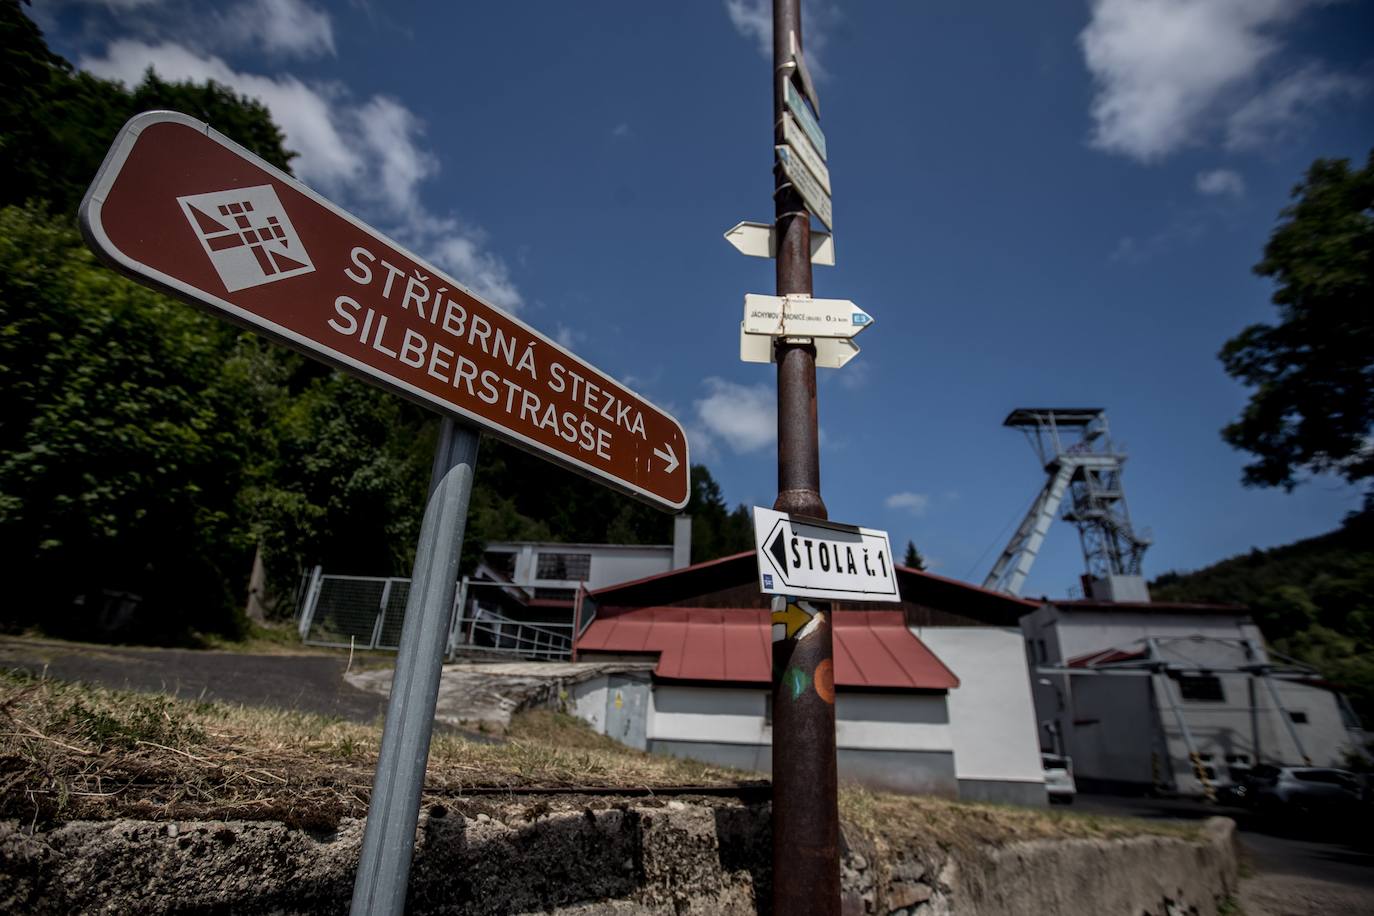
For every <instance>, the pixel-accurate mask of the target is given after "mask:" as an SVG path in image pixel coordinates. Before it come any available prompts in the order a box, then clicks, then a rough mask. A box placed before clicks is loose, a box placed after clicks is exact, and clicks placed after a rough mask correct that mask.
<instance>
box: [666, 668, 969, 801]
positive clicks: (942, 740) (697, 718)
mask: <svg viewBox="0 0 1374 916" xmlns="http://www.w3.org/2000/svg"><path fill="white" fill-rule="evenodd" d="M767 704H768V691H766V690H764V689H762V688H738V687H687V686H677V685H670V684H658V685H656V686H655V688H654V691H653V697H652V700H651V711H650V716H651V718H650V722H649V749H650V750H652V751H655V752H657V753H664V754H671V755H673V756H677V757H690V758H692V759H695V760H704V761H706V762H708V763H719V764H724V765H727V766H735V767H741V768H744V769H750V770H756V771H758V772H764V773H766V772H770V771H771V768H772V753H771V747H772V743H773V728H772V725H771V724H769V722H768V721H767ZM835 741H836V747H837V761H838V766H839V774H840V778H841V779H852V780H854V781H857V782H862V783H864V784H865V785H870V786H873V787H874V788H882V789H887V790H890V791H900V792H931V793H935V794H941V795H948V796H951V797H953V796H956V795H957V794H958V777H957V775H956V772H955V754H954V743H953V736H952V733H951V730H950V722H949V713H948V709H947V707H946V703H945V696H944V695H942V694H916V693H889V694H880V693H856V692H852V691H843V690H842V691H839V692H838V693H837V695H836V697H835Z"/></svg>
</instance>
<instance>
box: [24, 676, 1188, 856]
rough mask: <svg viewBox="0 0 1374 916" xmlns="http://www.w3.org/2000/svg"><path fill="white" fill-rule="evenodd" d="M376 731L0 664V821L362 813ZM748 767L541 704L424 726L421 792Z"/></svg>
mask: <svg viewBox="0 0 1374 916" xmlns="http://www.w3.org/2000/svg"><path fill="white" fill-rule="evenodd" d="M380 735H381V732H380V728H379V727H377V726H375V725H373V726H369V725H359V724H356V723H352V722H347V721H343V720H340V719H333V718H328V717H324V716H318V715H312V714H307V713H295V712H284V711H278V710H272V709H262V708H252V707H243V706H233V705H227V704H221V703H194V702H189V701H185V700H176V699H171V698H168V697H161V696H155V695H148V694H139V693H131V692H126V691H116V690H107V689H103V688H97V687H89V686H85V685H78V684H68V683H63V682H58V681H53V680H47V679H43V678H35V677H33V676H31V675H28V674H24V673H15V672H0V817H5V818H17V819H19V820H21V821H23V822H24V823H26V824H27V823H37V824H46V823H50V822H54V821H62V820H71V819H78V818H83V819H109V818H115V817H132V818H143V819H153V820H163V819H176V820H192V819H243V820H278V821H283V822H285V823H287V824H290V825H293V826H298V827H303V828H309V829H320V830H327V829H332V828H333V827H334V826H336V825H337V823H338V821H339V819H340V818H341V817H350V816H352V817H360V816H363V815H364V814H366V811H367V800H368V796H369V794H370V792H371V787H372V774H373V770H374V768H375V766H376V760H377V748H378V744H379V740H380ZM756 778H757V777H756V776H754V775H752V774H747V773H741V772H738V771H733V770H728V769H724V768H721V767H713V766H708V765H706V764H701V763H696V762H694V761H688V760H679V759H676V758H671V757H662V756H656V755H650V754H646V753H642V752H639V751H634V750H630V749H628V748H625V747H624V746H622V745H620V744H617V743H616V742H614V741H612V740H611V739H609V738H607V737H605V736H603V735H598V734H596V733H594V732H592V731H591V729H589V728H588V727H587V726H586V725H585V724H583V723H582V722H581V721H579V720H577V719H575V718H573V717H571V716H568V715H565V714H562V713H557V712H553V711H550V710H534V711H528V712H524V713H521V714H519V715H517V716H516V717H515V719H514V720H513V721H512V724H511V729H510V732H509V735H508V736H507V739H506V740H505V741H503V742H501V743H497V744H486V743H478V742H474V741H470V740H466V739H464V738H463V737H462V736H461V735H457V734H453V733H439V734H436V736H435V739H434V742H433V745H432V748H431V753H430V761H429V769H428V772H427V776H426V785H425V794H426V796H427V801H430V802H438V801H446V800H447V801H452V800H454V799H457V798H459V797H461V796H463V795H464V794H465V793H466V792H467V791H468V790H472V789H476V788H482V789H511V790H513V791H519V790H522V789H529V788H536V787H538V788H568V789H583V790H588V794H594V792H595V789H596V788H600V787H617V788H645V789H662V788H668V787H679V786H707V785H711V786H732V785H737V784H739V783H740V782H748V781H752V780H754V779H756ZM840 808H841V814H842V816H843V818H844V820H845V821H846V822H847V823H848V824H850V825H852V826H854V827H857V828H859V829H860V830H861V831H863V832H865V833H867V834H868V835H870V836H872V837H875V838H876V839H877V840H878V841H879V842H885V843H891V844H894V845H901V844H915V845H923V844H932V843H933V844H936V845H939V846H943V847H945V848H950V847H966V846H969V845H981V844H989V843H990V844H1000V843H1006V842H1010V841H1015V840H1022V839H1036V838H1041V837H1063V836H1092V837H1104V836H1124V835H1128V834H1139V833H1142V832H1152V833H1179V832H1185V831H1184V828H1177V827H1173V826H1170V825H1160V824H1150V823H1146V822H1141V821H1130V820H1126V819H1115V818H1104V817H1084V816H1077V815H1073V814H1069V813H1062V814H1061V813H1057V812H1046V811H1038V810H1031V809H1024V808H1013V807H1003V806H997V805H974V804H956V803H951V802H946V801H942V800H939V799H934V798H922V797H909V796H894V795H883V794H878V793H873V792H869V791H866V790H864V789H861V788H854V787H846V788H845V789H844V790H843V791H842V792H841V796H840Z"/></svg>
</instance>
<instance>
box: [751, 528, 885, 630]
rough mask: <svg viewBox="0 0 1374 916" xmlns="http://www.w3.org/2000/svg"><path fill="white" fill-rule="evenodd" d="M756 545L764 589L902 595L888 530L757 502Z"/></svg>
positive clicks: (863, 596) (841, 596)
mask: <svg viewBox="0 0 1374 916" xmlns="http://www.w3.org/2000/svg"><path fill="white" fill-rule="evenodd" d="M754 545H755V547H756V549H757V550H756V552H757V556H758V563H759V589H760V591H762V592H763V593H764V594H769V595H792V596H797V597H802V598H832V599H837V600H841V601H843V600H849V601H901V600H902V598H901V594H900V593H899V592H898V589H897V575H896V572H895V571H894V569H893V566H892V545H891V544H890V543H888V538H887V532H886V531H876V530H874V529H872V528H860V527H858V526H857V525H841V524H838V523H836V522H828V521H822V520H820V519H811V518H807V519H802V518H793V517H792V516H790V515H788V514H787V513H785V512H776V511H774V510H772V509H763V508H760V507H759V506H755V507H754ZM775 622H777V621H775Z"/></svg>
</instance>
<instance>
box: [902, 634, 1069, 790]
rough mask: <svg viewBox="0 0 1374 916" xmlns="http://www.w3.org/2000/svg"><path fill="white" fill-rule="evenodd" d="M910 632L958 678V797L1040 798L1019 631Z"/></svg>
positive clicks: (952, 704) (954, 709)
mask: <svg viewBox="0 0 1374 916" xmlns="http://www.w3.org/2000/svg"><path fill="white" fill-rule="evenodd" d="M912 632H913V633H915V634H916V636H917V637H918V638H919V639H920V640H921V641H922V642H924V643H925V644H926V646H928V647H929V648H930V650H931V651H932V652H934V653H935V654H936V655H937V656H938V657H939V658H940V660H941V661H943V662H944V663H945V664H946V665H947V666H948V667H949V668H950V670H951V671H953V672H954V674H955V675H956V676H957V677H958V678H959V686H958V687H956V688H955V689H954V690H951V691H950V692H949V719H950V732H951V735H952V738H953V750H954V767H955V772H956V774H957V776H958V780H959V795H960V797H961V798H967V799H974V800H979V801H1006V802H1011V803H1014V804H1044V803H1045V774H1044V770H1043V769H1042V767H1041V765H1040V742H1039V739H1038V737H1037V734H1036V719H1035V704H1034V702H1033V701H1032V699H1031V680H1030V675H1029V673H1028V672H1027V669H1026V653H1025V642H1024V640H1023V639H1022V636H1021V631H1020V630H1017V629H1013V628H1010V627H1007V628H1002V627H922V628H916V627H913V628H912Z"/></svg>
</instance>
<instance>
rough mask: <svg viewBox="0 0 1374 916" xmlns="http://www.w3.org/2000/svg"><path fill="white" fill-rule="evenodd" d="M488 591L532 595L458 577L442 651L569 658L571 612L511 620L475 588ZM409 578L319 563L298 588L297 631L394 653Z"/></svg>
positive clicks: (304, 636) (317, 639) (326, 641)
mask: <svg viewBox="0 0 1374 916" xmlns="http://www.w3.org/2000/svg"><path fill="white" fill-rule="evenodd" d="M486 588H493V589H504V590H516V591H518V592H519V593H521V594H524V595H529V594H533V586H532V585H518V584H514V583H509V582H489V581H485V580H472V579H468V578H467V577H464V578H463V580H462V582H461V583H460V585H459V588H458V594H457V595H456V596H455V597H454V602H453V609H452V611H451V612H450V622H449V630H448V644H447V646H446V647H445V652H446V654H447V655H448V656H449V657H452V656H453V655H455V654H456V653H458V652H481V653H491V654H496V655H505V656H511V657H518V658H528V659H542V660H566V659H569V658H571V657H572V649H573V639H574V633H573V630H574V623H573V612H572V611H571V610H570V611H569V612H568V620H567V622H560V621H527V620H516V619H513V618H511V617H509V616H506V615H504V614H502V613H501V612H500V611H499V610H497V609H496V608H495V607H494V606H493V604H494V602H491V601H484V600H482V597H480V592H481V591H483V590H485V589H486ZM409 596H410V580H409V579H402V578H396V577H382V576H344V575H336V574H332V573H331V574H328V575H326V574H325V573H324V572H323V571H322V570H321V569H320V568H319V567H315V569H314V570H313V571H312V572H311V573H310V576H309V580H308V582H307V584H306V587H305V589H304V593H303V597H302V600H301V606H300V611H299V614H298V617H297V630H298V632H299V633H300V636H301V641H302V642H303V643H305V644H306V645H311V646H330V647H337V648H354V649H384V650H392V651H394V650H395V649H396V648H397V647H398V646H399V644H400V641H401V625H402V624H403V623H404V622H405V610H406V599H407V598H408V597H409Z"/></svg>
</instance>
